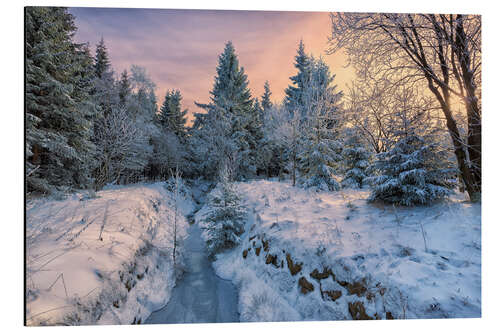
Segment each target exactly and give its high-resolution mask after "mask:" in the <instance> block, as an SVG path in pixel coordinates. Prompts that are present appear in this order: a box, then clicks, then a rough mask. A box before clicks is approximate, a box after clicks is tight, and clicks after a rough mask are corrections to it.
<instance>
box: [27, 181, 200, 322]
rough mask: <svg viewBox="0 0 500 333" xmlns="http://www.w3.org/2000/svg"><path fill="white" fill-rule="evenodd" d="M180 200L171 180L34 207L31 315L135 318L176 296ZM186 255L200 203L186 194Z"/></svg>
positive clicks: (30, 318)
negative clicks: (195, 204)
mask: <svg viewBox="0 0 500 333" xmlns="http://www.w3.org/2000/svg"><path fill="white" fill-rule="evenodd" d="M174 203H175V200H174V196H173V195H172V192H169V191H167V190H166V188H165V183H156V184H149V185H145V184H137V185H131V186H112V187H108V188H106V189H105V190H103V191H100V192H98V193H97V197H96V198H92V197H88V196H85V195H82V194H81V193H79V194H74V195H72V196H71V197H69V198H67V199H65V200H62V201H56V200H49V199H40V200H34V201H31V202H28V203H27V207H26V251H27V262H26V270H27V274H26V278H27V281H26V284H27V294H26V302H27V303H26V311H27V314H26V318H27V324H28V325H39V324H49V325H51V324H72V325H77V324H130V323H138V322H140V321H143V320H144V319H146V318H147V316H149V314H150V313H151V312H152V311H154V310H156V309H158V308H160V307H161V306H163V305H164V304H165V303H166V302H167V301H168V299H169V298H170V293H171V290H172V288H173V286H174V284H175V276H174V270H173V263H172V246H173V221H174V215H175V213H174V212H175V209H174V207H175V204H174ZM178 203H179V205H178V209H179V210H178V215H177V221H178V224H177V233H178V234H177V238H178V239H180V241H181V245H180V246H179V247H178V251H179V252H178V259H177V261H178V262H180V261H182V251H183V249H182V240H183V239H184V238H185V236H186V229H187V226H188V223H187V221H186V220H185V218H184V215H186V214H188V213H190V212H191V211H192V209H193V203H192V201H191V197H190V195H189V194H188V193H184V196H183V197H181V198H180V200H178Z"/></svg>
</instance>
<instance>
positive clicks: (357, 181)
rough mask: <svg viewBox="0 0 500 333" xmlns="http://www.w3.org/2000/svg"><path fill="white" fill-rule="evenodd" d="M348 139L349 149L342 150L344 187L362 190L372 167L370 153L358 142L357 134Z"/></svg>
mask: <svg viewBox="0 0 500 333" xmlns="http://www.w3.org/2000/svg"><path fill="white" fill-rule="evenodd" d="M353 135H354V136H352V137H350V138H348V139H347V140H346V141H347V144H348V145H347V147H344V148H343V149H342V162H343V169H344V170H343V171H344V178H343V179H342V182H341V184H342V187H354V188H362V187H363V186H364V185H365V184H366V180H365V179H366V178H368V170H367V169H368V167H369V165H370V152H369V151H368V150H367V149H366V148H365V147H364V146H363V144H362V143H361V142H360V140H358V138H357V137H356V134H355V133H353Z"/></svg>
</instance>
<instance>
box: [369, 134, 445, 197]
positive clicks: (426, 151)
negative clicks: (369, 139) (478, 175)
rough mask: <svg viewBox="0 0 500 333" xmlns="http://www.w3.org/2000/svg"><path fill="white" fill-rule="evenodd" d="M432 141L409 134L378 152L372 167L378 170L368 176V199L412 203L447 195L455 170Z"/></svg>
mask: <svg viewBox="0 0 500 333" xmlns="http://www.w3.org/2000/svg"><path fill="white" fill-rule="evenodd" d="M443 156H444V151H442V150H440V149H439V146H438V145H437V144H435V143H426V142H425V140H424V138H422V137H420V136H418V135H409V136H407V137H405V138H402V139H401V140H400V141H398V142H397V143H396V145H395V146H394V148H392V149H391V150H390V151H388V152H384V153H380V154H377V160H376V161H375V164H374V168H375V170H376V171H378V172H379V173H380V174H379V175H378V176H374V177H371V178H370V182H371V186H372V193H371V195H370V198H369V200H371V201H376V200H381V201H384V202H388V203H393V204H399V205H405V206H412V205H418V204H422V205H423V204H429V203H431V202H432V201H435V200H438V199H441V198H444V197H446V196H448V195H449V194H450V193H451V191H450V188H451V187H452V186H453V185H452V182H450V181H449V179H451V177H452V176H453V173H454V170H453V169H452V168H450V167H449V165H448V164H447V163H446V160H445V159H444V158H443Z"/></svg>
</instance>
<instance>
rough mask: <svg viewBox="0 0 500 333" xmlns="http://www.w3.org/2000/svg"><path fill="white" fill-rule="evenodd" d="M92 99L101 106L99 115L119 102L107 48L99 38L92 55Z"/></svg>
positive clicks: (105, 112) (105, 113)
mask: <svg viewBox="0 0 500 333" xmlns="http://www.w3.org/2000/svg"><path fill="white" fill-rule="evenodd" d="M94 73H95V81H94V89H93V93H92V94H93V96H94V99H95V101H96V103H97V105H99V107H100V108H101V112H102V113H101V115H100V117H103V116H106V115H107V114H108V113H109V112H111V109H112V108H113V106H115V105H117V104H118V103H119V95H118V93H117V91H116V87H115V79H114V71H113V68H112V67H111V62H110V60H109V55H108V49H107V48H106V45H105V44H104V38H101V40H100V41H99V43H98V44H97V45H96V52H95V56H94Z"/></svg>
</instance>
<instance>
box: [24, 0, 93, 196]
mask: <svg viewBox="0 0 500 333" xmlns="http://www.w3.org/2000/svg"><path fill="white" fill-rule="evenodd" d="M25 22H26V28H25V29H26V162H27V165H26V166H27V168H26V169H27V170H26V171H27V186H28V191H29V192H31V191H37V192H42V193H50V192H52V191H54V190H56V189H58V188H59V189H61V188H79V187H86V186H87V185H88V184H89V183H90V182H91V177H90V170H91V168H89V166H90V167H91V166H92V165H94V163H95V161H94V152H95V146H94V144H93V143H92V142H91V136H92V119H93V117H94V115H95V112H96V109H95V105H94V104H93V103H92V100H91V99H90V97H89V90H90V87H91V86H90V84H89V82H90V81H91V71H90V72H89V71H88V69H89V65H90V63H91V59H90V58H89V53H88V47H87V46H86V45H82V44H76V43H74V42H73V40H72V37H73V34H74V32H75V30H76V27H75V25H74V18H73V16H72V15H71V14H69V13H68V11H67V9H66V8H55V7H51V8H49V7H28V8H26V16H25Z"/></svg>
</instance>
